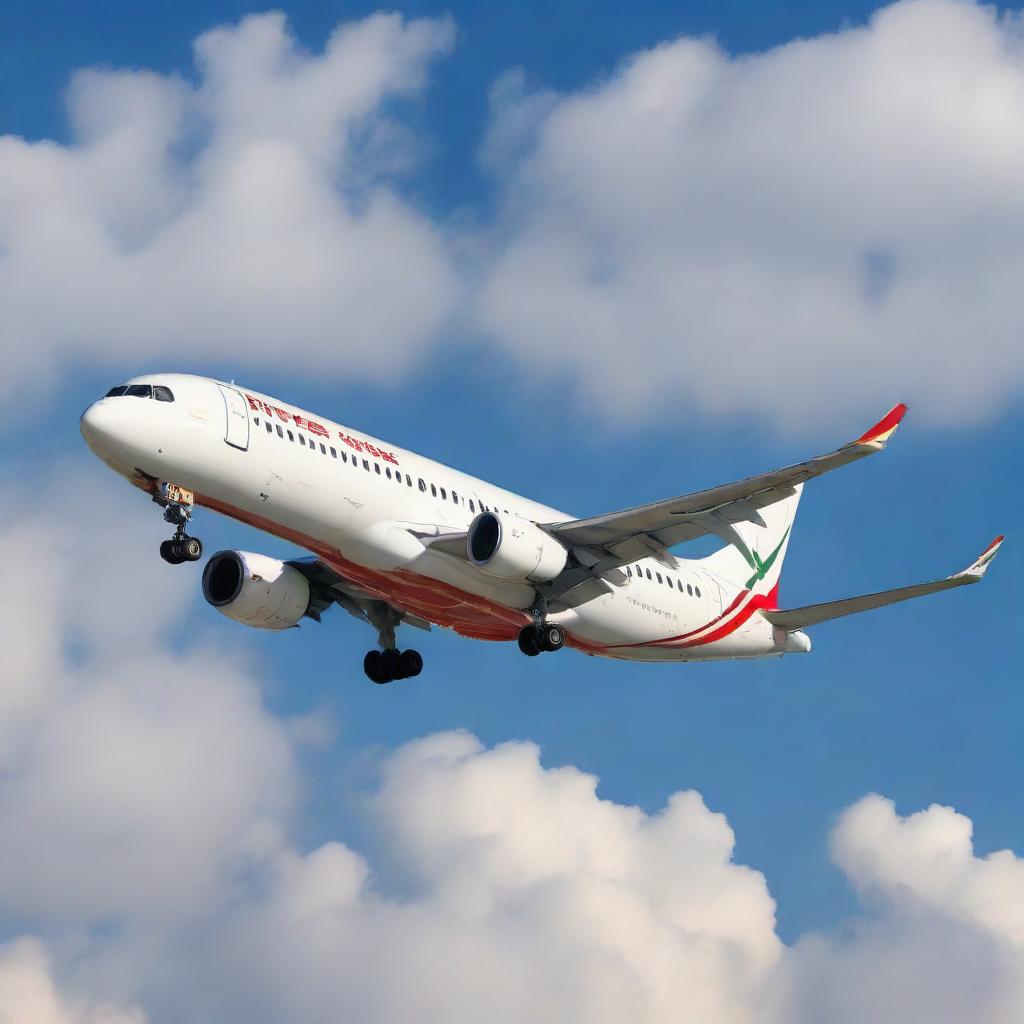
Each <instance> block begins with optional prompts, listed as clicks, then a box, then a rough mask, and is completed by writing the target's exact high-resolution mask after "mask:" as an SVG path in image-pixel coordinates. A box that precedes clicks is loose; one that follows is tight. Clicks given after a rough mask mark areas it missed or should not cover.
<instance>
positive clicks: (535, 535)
mask: <svg viewBox="0 0 1024 1024" xmlns="http://www.w3.org/2000/svg"><path fill="white" fill-rule="evenodd" d="M466 545H467V549H468V553H469V560H470V561H471V562H472V563H473V564H474V565H475V566H478V567H479V568H480V569H482V570H483V571H484V572H485V573H487V574H488V575H489V576H495V577H497V578H498V579H500V580H516V581H526V580H529V581H531V582H533V583H546V582H547V581H548V580H553V579H554V578H555V577H556V576H557V575H558V574H559V573H560V572H561V571H562V570H563V569H564V568H565V563H566V561H567V559H568V557H569V554H568V552H567V551H566V550H565V548H564V547H562V545H561V544H559V543H558V541H557V540H555V539H554V538H552V537H550V536H548V534H546V533H545V532H544V531H543V530H542V529H541V528H540V527H539V526H537V525H536V524H535V523H531V522H529V521H528V520H526V519H520V518H518V517H517V516H510V515H505V514H502V513H501V512H481V513H480V514H479V515H478V516H477V517H476V519H474V520H473V522H472V523H471V524H470V527H469V534H468V536H467V537H466Z"/></svg>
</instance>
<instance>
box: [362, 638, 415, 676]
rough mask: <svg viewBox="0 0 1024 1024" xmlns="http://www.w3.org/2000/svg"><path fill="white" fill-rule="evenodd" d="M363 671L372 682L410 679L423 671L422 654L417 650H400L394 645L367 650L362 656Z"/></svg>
mask: <svg viewBox="0 0 1024 1024" xmlns="http://www.w3.org/2000/svg"><path fill="white" fill-rule="evenodd" d="M363 671H364V672H365V673H366V674H367V676H369V677H370V679H372V680H373V682H375V683H380V684H383V683H390V682H393V681H394V680H395V679H410V678H412V677H413V676H418V675H419V674H420V673H421V672H422V671H423V656H422V655H421V654H420V652H419V651H413V650H409V651H400V650H398V649H397V648H395V647H389V648H388V649H387V650H384V651H367V652H366V657H365V658H363Z"/></svg>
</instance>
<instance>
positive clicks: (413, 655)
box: [401, 651, 423, 679]
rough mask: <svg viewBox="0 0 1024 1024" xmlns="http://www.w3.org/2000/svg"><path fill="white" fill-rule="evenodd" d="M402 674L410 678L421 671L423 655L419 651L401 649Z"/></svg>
mask: <svg viewBox="0 0 1024 1024" xmlns="http://www.w3.org/2000/svg"><path fill="white" fill-rule="evenodd" d="M401 660H402V675H403V676H404V677H405V678H406V679H412V678H413V676H418V675H419V674H420V673H421V672H422V671H423V655H421V654H420V652H419V651H402V654H401Z"/></svg>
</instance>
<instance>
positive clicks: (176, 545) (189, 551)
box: [153, 483, 203, 565]
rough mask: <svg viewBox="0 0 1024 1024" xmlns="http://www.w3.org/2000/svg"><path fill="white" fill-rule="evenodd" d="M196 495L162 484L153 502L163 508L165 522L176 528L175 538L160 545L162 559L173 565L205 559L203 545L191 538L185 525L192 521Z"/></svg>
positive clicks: (182, 488) (196, 539) (171, 485)
mask: <svg viewBox="0 0 1024 1024" xmlns="http://www.w3.org/2000/svg"><path fill="white" fill-rule="evenodd" d="M193 499H194V495H193V494H192V492H191V491H189V490H187V489H186V488H184V487H178V486H177V484H169V483H162V484H160V486H159V487H158V488H157V492H156V494H154V495H153V500H154V501H155V502H156V503H157V504H158V505H161V506H162V507H163V510H164V521H165V522H168V523H170V524H171V525H172V526H173V527H174V536H173V537H171V539H170V540H165V541H163V542H162V543H161V544H160V557H161V558H162V559H163V560H164V561H165V562H170V564H171V565H180V564H181V563H182V562H198V561H199V559H200V558H202V557H203V543H202V541H201V540H199V538H198V537H190V536H189V535H188V534H187V533H186V532H185V525H186V524H187V523H188V522H189V521H190V520H191V519H192V503H193Z"/></svg>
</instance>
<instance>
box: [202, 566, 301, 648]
mask: <svg viewBox="0 0 1024 1024" xmlns="http://www.w3.org/2000/svg"><path fill="white" fill-rule="evenodd" d="M203 597H205V598H206V600H207V601H208V602H209V603H210V604H212V605H213V607H214V608H216V609H217V611H219V612H221V613H222V614H224V615H226V616H227V617H228V618H229V619H234V620H235V622H242V623H244V624H245V625H246V626H255V627H256V628H257V629H290V628H291V627H292V626H295V625H298V622H299V619H301V618H302V616H303V615H305V614H306V609H307V608H309V581H308V580H307V579H306V577H305V576H303V575H302V573H301V572H299V570H298V569H296V568H294V567H293V566H290V565H287V564H286V563H285V562H279V561H278V560H277V559H276V558H269V557H268V556H267V555H256V554H253V553H252V552H251V551H218V552H217V553H216V554H215V555H214V556H213V557H212V558H211V559H210V560H209V562H207V563H206V568H205V569H204V570H203Z"/></svg>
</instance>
